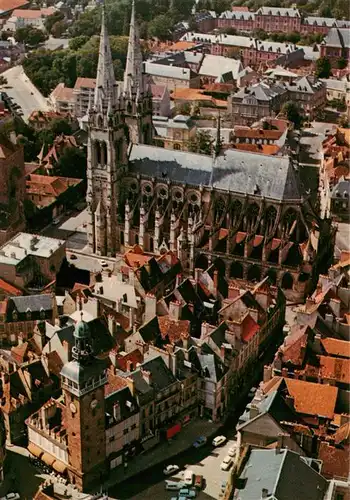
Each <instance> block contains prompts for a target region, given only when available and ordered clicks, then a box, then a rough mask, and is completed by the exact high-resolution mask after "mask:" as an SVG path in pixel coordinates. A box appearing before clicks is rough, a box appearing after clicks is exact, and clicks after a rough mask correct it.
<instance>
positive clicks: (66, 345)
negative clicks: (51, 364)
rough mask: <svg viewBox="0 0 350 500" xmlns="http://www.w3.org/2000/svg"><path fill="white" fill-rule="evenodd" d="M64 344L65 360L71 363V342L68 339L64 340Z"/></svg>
mask: <svg viewBox="0 0 350 500" xmlns="http://www.w3.org/2000/svg"><path fill="white" fill-rule="evenodd" d="M62 345H63V349H64V354H65V358H66V360H65V362H66V363H69V361H71V360H72V346H71V345H70V343H69V342H67V340H64V341H63V342H62Z"/></svg>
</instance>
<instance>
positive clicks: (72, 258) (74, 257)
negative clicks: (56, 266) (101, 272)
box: [70, 253, 78, 260]
mask: <svg viewBox="0 0 350 500" xmlns="http://www.w3.org/2000/svg"><path fill="white" fill-rule="evenodd" d="M77 258H78V257H77V256H76V255H75V253H71V254H70V260H77Z"/></svg>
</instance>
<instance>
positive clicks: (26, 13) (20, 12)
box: [12, 7, 56, 19]
mask: <svg viewBox="0 0 350 500" xmlns="http://www.w3.org/2000/svg"><path fill="white" fill-rule="evenodd" d="M55 12H56V9H55V8H54V7H48V8H44V9H40V10H33V9H16V10H14V11H13V12H12V15H13V16H14V17H19V18H22V19H39V18H41V17H47V16H51V15H52V14H54V13H55Z"/></svg>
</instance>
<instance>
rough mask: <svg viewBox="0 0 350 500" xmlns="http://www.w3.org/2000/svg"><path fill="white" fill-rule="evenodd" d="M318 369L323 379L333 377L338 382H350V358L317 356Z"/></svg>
mask: <svg viewBox="0 0 350 500" xmlns="http://www.w3.org/2000/svg"><path fill="white" fill-rule="evenodd" d="M317 358H318V360H319V363H320V365H319V367H317V368H316V369H318V372H319V374H320V375H321V377H322V379H333V380H335V381H336V382H339V383H343V384H350V359H341V358H334V357H332V356H317Z"/></svg>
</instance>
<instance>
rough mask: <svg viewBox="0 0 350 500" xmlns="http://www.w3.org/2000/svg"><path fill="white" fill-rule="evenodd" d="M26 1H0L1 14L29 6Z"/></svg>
mask: <svg viewBox="0 0 350 500" xmlns="http://www.w3.org/2000/svg"><path fill="white" fill-rule="evenodd" d="M28 4H29V2H27V1H25V0H0V14H4V13H5V12H8V11H10V10H14V9H18V8H19V7H24V6H25V5H28Z"/></svg>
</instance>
